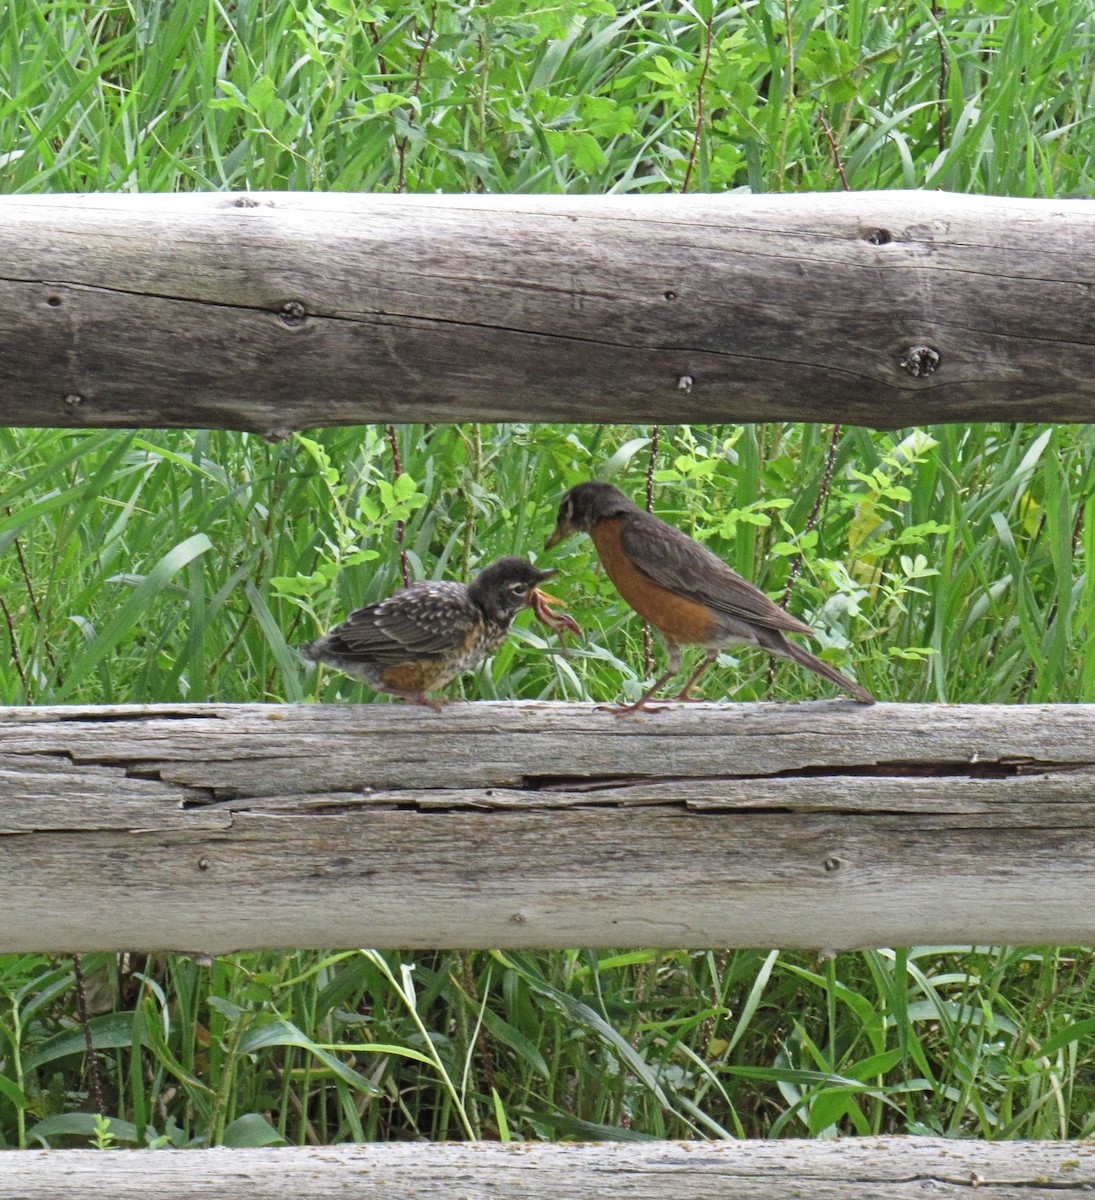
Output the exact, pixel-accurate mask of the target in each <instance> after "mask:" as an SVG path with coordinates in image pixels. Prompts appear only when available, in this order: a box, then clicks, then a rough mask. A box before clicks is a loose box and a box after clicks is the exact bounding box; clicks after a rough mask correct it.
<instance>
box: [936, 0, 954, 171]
mask: <svg viewBox="0 0 1095 1200" xmlns="http://www.w3.org/2000/svg"><path fill="white" fill-rule="evenodd" d="M942 15H943V6H942V5H941V4H939V3H938V2H937V0H932V16H933V17H934V18H935V25H936V29H935V36H936V37H937V38H938V39H939V106H938V122H939V153H940V154H942V153H943V151H944V150H946V148H947V76H948V73H949V71H950V64H949V63H948V62H947V42H946V39H945V38H944V37H943V26H942V23H941V22H940V20H939V18H940V17H941V16H942Z"/></svg>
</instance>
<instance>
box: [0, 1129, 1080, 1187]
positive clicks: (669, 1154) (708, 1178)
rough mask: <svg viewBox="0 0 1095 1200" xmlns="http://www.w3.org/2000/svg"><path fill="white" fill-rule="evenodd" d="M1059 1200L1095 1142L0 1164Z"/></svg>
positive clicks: (8, 1158) (870, 1141)
mask: <svg viewBox="0 0 1095 1200" xmlns="http://www.w3.org/2000/svg"><path fill="white" fill-rule="evenodd" d="M975 1188H976V1189H977V1195H978V1200H1030V1197H1031V1196H1032V1195H1035V1194H1038V1195H1041V1194H1043V1193H1050V1194H1052V1195H1053V1197H1054V1198H1055V1200H1058V1198H1059V1200H1068V1198H1069V1197H1080V1196H1085V1197H1087V1196H1090V1195H1091V1193H1092V1190H1093V1189H1095V1149H1093V1147H1092V1144H1091V1143H1090V1142H977V1141H953V1140H949V1139H943V1138H938V1139H936V1138H861V1139H855V1140H848V1141H839V1142H836V1141H814V1142H809V1141H790V1140H788V1141H771V1142H759V1141H753V1142H636V1143H629V1144H625V1145H621V1144H613V1143H588V1144H584V1145H543V1144H539V1143H529V1142H516V1143H510V1144H509V1145H504V1146H503V1145H498V1144H497V1143H487V1142H478V1143H474V1144H466V1145H459V1144H447V1145H436V1144H435V1145H428V1144H423V1143H421V1142H414V1143H395V1144H389V1145H359V1146H325V1147H316V1148H312V1147H307V1148H306V1147H301V1148H294V1149H274V1150H228V1151H226V1150H176V1151H171V1150H137V1151H115V1152H113V1153H111V1152H104V1151H101V1150H64V1151H59V1152H58V1151H42V1150H37V1151H35V1150H28V1151H24V1152H21V1153H14V1154H6V1155H4V1156H3V1157H2V1158H0V1200H45V1197H50V1200H52V1198H53V1197H55V1196H61V1195H63V1196H65V1197H71V1198H72V1200H146V1197H148V1196H171V1197H173V1198H177V1200H208V1198H209V1197H230V1198H231V1200H260V1198H261V1200H277V1198H278V1197H292V1200H328V1197H330V1196H339V1197H343V1198H345V1200H417V1198H419V1197H427V1196H428V1197H431V1198H432V1197H436V1196H451V1197H461V1198H462V1197H476V1198H479V1197H487V1196H489V1197H491V1198H492V1200H577V1198H585V1197H591V1198H592V1197H597V1198H600V1200H607V1198H608V1197H612V1198H613V1200H695V1198H696V1197H697V1196H703V1197H710V1198H711V1200H717V1198H723V1197H725V1198H726V1200H787V1198H789V1197H798V1196H809V1197H811V1200H916V1198H917V1197H922V1196H925V1195H930V1196H933V1197H943V1198H946V1197H956V1196H965V1195H968V1194H969V1193H970V1192H971V1191H972V1190H973V1189H975Z"/></svg>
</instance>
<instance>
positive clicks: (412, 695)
mask: <svg viewBox="0 0 1095 1200" xmlns="http://www.w3.org/2000/svg"><path fill="white" fill-rule="evenodd" d="M392 694H393V695H394V696H397V697H398V698H399V699H400V700H402V701H403V703H404V704H422V705H425V707H426V708H432V709H433V711H434V712H440V711H441V710H442V708H444V707H445V705H446V704H449V703H451V701H450V700H448V699H447V698H442V699H440V700H432V699H430V697H429V696H427V695H426V693H425V692H393V693H392Z"/></svg>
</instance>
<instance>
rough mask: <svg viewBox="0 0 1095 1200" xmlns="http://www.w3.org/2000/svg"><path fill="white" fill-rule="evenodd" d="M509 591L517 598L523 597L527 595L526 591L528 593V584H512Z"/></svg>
mask: <svg viewBox="0 0 1095 1200" xmlns="http://www.w3.org/2000/svg"><path fill="white" fill-rule="evenodd" d="M509 590H510V591H511V592H512V593H513V594H514V595H515V596H523V595H524V594H525V592H526V591H528V584H525V583H511V584H510V585H509Z"/></svg>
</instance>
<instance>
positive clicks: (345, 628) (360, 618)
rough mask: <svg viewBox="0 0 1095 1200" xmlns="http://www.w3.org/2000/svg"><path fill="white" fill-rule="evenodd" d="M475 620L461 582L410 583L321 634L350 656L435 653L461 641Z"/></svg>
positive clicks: (388, 659)
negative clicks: (324, 634) (325, 635)
mask: <svg viewBox="0 0 1095 1200" xmlns="http://www.w3.org/2000/svg"><path fill="white" fill-rule="evenodd" d="M477 620H478V609H477V608H476V607H475V605H474V604H473V603H472V602H471V600H469V599H468V589H467V588H466V587H465V586H464V585H463V584H462V583H449V582H439V583H413V584H411V586H410V587H408V588H404V589H403V590H402V591H399V592H396V593H395V595H393V596H389V597H388V599H387V600H381V602H380V603H379V604H370V605H367V606H366V607H365V608H359V609H358V610H357V611H356V612H353V613H351V614H350V615H349V617H347V618H346V620H345V621H343V623H342V624H341V625H338V626H336V627H335V628H334V629H332V630H331V632H330V633H329V634H327V637H326V639H324V640H325V641H326V648H327V649H329V650H333V651H334V652H335V653H336V654H339V655H340V656H342V657H344V658H346V659H348V660H351V661H359V662H370V663H380V664H386V663H399V662H406V661H407V659H408V658H427V659H428V658H440V657H443V656H444V655H445V654H448V653H450V652H451V651H453V650H456V649H458V648H459V647H462V646H463V645H464V644H465V643H466V641H467V639H468V637H469V635H470V634H471V632H472V630H473V629H474V628H475V626H476V623H477Z"/></svg>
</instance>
